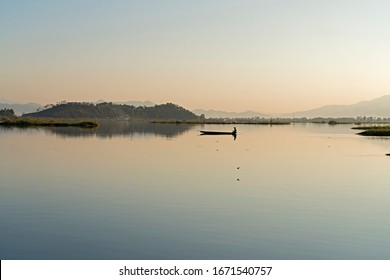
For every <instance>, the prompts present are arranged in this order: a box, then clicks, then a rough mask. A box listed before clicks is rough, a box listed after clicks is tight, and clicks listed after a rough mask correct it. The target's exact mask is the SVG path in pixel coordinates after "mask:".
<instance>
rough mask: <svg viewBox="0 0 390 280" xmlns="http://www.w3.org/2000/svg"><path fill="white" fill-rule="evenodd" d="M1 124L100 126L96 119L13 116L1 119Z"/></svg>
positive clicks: (23, 125)
mask: <svg viewBox="0 0 390 280" xmlns="http://www.w3.org/2000/svg"><path fill="white" fill-rule="evenodd" d="M0 126H4V127H22V128H23V127H81V128H95V127H98V126H99V125H98V123H97V122H96V121H70V120H64V119H46V118H42V119H38V118H25V117H13V118H3V119H0Z"/></svg>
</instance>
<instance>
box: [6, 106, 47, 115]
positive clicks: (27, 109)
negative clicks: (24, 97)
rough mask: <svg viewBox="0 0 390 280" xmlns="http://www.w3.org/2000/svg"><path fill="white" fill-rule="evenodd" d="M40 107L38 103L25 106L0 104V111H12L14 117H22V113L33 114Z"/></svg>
mask: <svg viewBox="0 0 390 280" xmlns="http://www.w3.org/2000/svg"><path fill="white" fill-rule="evenodd" d="M40 107H42V105H40V104H38V103H26V104H18V103H0V109H13V110H14V112H15V114H16V115H22V114H24V113H32V112H35V111H36V110H37V109H38V108H40Z"/></svg>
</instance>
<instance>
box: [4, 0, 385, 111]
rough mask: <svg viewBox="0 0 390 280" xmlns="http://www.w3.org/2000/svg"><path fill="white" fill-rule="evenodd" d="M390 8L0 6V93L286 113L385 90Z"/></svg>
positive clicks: (204, 1) (295, 4)
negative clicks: (165, 103)
mask: <svg viewBox="0 0 390 280" xmlns="http://www.w3.org/2000/svg"><path fill="white" fill-rule="evenodd" d="M389 15H390V1H387V0H386V1H384V0H383V1H375V0H370V1H368V0H367V1H359V0H350V1H343V0H327V1H324V0H320V1H316V0H311V1H309V0H304V1H299V0H294V1H292V0H291V1H288V0H269V1H265V0H264V1H262V0H257V1H255V0H253V1H251V0H235V1H232V0H215V1H213V0H196V1H192V0H187V1H185V0H175V1H173V0H159V1H153V0H134V1H132V0H127V1H125V0H111V1H109V0H107V1H99V0H66V1H59V0H58V1H55V0H46V1H40V0H34V1H31V0H24V1H19V0H8V1H6V0H2V1H0V98H1V99H2V100H10V101H15V102H38V103H42V104H47V103H54V102H57V101H61V100H67V101H96V100H98V99H105V100H110V101H128V100H140V101H144V100H150V101H153V102H156V103H163V102H168V101H171V102H174V103H177V104H179V105H182V106H184V107H186V108H189V109H195V108H204V109H210V108H213V109H219V110H230V111H242V110H256V111H261V112H289V111H297V110H304V109H311V108H313V107H317V106H321V105H325V104H349V103H354V102H358V101H361V100H369V99H373V98H376V97H379V96H382V95H385V94H390V16H389Z"/></svg>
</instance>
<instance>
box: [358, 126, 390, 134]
mask: <svg viewBox="0 0 390 280" xmlns="http://www.w3.org/2000/svg"><path fill="white" fill-rule="evenodd" d="M352 129H357V130H364V131H362V132H359V133H358V134H359V135H363V136H390V126H389V125H383V126H378V125H373V126H356V127H352Z"/></svg>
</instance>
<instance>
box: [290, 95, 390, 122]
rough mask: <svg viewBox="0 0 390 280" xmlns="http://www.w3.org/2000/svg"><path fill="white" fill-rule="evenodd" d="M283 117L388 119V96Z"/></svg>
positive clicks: (389, 104) (389, 112)
mask: <svg viewBox="0 0 390 280" xmlns="http://www.w3.org/2000/svg"><path fill="white" fill-rule="evenodd" d="M282 116H283V117H307V118H314V117H335V118H337V117H358V116H367V117H368V116H370V117H390V95H384V96H382V97H379V98H376V99H373V100H369V101H361V102H358V103H355V104H351V105H326V106H322V107H319V108H316V109H312V110H308V111H301V112H294V113H289V114H283V115H282Z"/></svg>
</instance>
